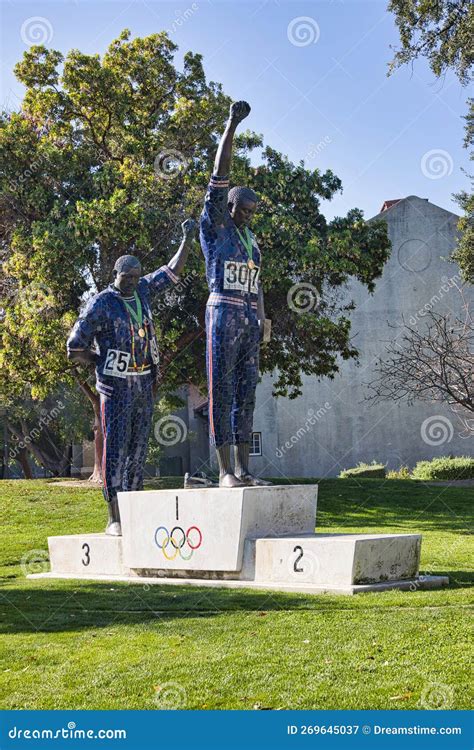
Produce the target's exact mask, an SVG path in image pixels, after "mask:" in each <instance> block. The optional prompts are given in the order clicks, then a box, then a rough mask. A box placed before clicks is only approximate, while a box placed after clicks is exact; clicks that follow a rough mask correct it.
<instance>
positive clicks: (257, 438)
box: [250, 432, 262, 456]
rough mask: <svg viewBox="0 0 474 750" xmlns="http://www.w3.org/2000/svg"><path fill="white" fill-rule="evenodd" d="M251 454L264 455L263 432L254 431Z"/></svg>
mask: <svg viewBox="0 0 474 750" xmlns="http://www.w3.org/2000/svg"><path fill="white" fill-rule="evenodd" d="M250 455H251V456H261V455H262V433H261V432H252V442H251V443H250Z"/></svg>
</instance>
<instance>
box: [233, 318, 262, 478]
mask: <svg viewBox="0 0 474 750" xmlns="http://www.w3.org/2000/svg"><path fill="white" fill-rule="evenodd" d="M245 320H247V323H245ZM245 320H244V321H242V323H243V326H244V332H245V333H244V335H243V337H242V343H241V353H240V356H239V359H238V362H237V365H236V368H235V380H234V389H235V392H234V401H233V405H232V432H233V442H234V462H235V469H234V474H235V476H236V477H238V479H240V480H241V481H242V482H243V483H244V484H246V485H270V484H271V482H267V481H265V480H264V479H259V478H258V477H256V476H254V475H253V474H252V473H251V472H250V470H249V457H250V440H251V437H252V427H253V413H254V410H255V392H256V389H257V382H258V363H259V346H260V331H259V324H258V320H257V317H256V314H255V313H253V312H252V311H249V312H248V313H247V317H246V318H245Z"/></svg>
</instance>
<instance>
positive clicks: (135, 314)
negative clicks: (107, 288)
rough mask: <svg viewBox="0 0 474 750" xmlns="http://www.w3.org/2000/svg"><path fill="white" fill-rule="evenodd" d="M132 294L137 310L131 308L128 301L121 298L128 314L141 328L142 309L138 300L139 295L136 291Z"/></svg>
mask: <svg viewBox="0 0 474 750" xmlns="http://www.w3.org/2000/svg"><path fill="white" fill-rule="evenodd" d="M133 296H134V298H135V304H136V306H137V311H136V312H135V310H134V309H133V307H132V306H131V305H129V304H128V302H127V301H126V300H124V299H122V302H123V304H124V305H125V307H126V308H127V310H128V313H129V315H130V316H131V317H132V318H133V319H134V321H135V322H136V324H137V325H138V327H139V328H143V310H142V303H141V302H140V297H139V296H138V294H137V293H136V292H134V293H133Z"/></svg>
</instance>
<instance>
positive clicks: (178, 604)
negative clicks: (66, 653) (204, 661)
mask: <svg viewBox="0 0 474 750" xmlns="http://www.w3.org/2000/svg"><path fill="white" fill-rule="evenodd" d="M34 583H35V584H38V583H40V582H39V581H38V582H36V581H35V582H34ZM41 583H43V584H45V583H47V585H48V586H49V588H48V589H46V588H44V586H43V587H41V588H40V587H38V588H30V589H21V588H18V589H17V588H4V589H2V590H0V614H1V617H0V632H2V633H4V634H7V633H20V632H21V633H35V632H68V631H75V630H81V629H82V628H90V627H106V626H110V625H111V624H113V623H116V624H139V623H141V624H144V623H149V622H156V621H169V620H183V619H185V618H195V617H203V618H209V617H217V616H220V615H223V614H230V613H233V612H243V613H247V614H252V613H253V615H255V616H257V617H265V616H266V614H267V613H269V612H277V611H285V612H286V611H288V610H290V609H291V610H316V611H317V610H324V611H328V610H339V609H341V604H343V601H341V600H340V598H339V597H336V598H335V597H325V596H324V597H323V598H321V597H314V596H307V595H298V594H284V593H281V594H280V593H279V592H275V591H251V590H245V589H239V590H235V589H224V588H222V589H210V588H206V587H202V588H197V587H194V586H193V587H190V586H186V587H181V586H180V587H179V588H177V587H176V586H160V585H153V586H146V585H143V584H136V583H134V584H126V583H114V582H107V583H102V582H100V583H99V582H98V583H93V582H89V581H87V582H86V581H72V580H68V581H61V582H58V581H54V582H50V581H48V582H46V581H41ZM51 583H53V586H54V584H56V585H58V586H59V585H60V584H64V585H65V586H67V585H69V587H70V588H66V587H65V588H56V589H54V588H51ZM75 586H77V588H75ZM73 587H74V588H73ZM347 604H348V605H349V606H348V608H350V604H349V602H347Z"/></svg>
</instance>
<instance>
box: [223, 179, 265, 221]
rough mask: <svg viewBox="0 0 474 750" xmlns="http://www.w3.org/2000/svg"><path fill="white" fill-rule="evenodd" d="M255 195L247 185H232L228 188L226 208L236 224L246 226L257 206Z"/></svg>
mask: <svg viewBox="0 0 474 750" xmlns="http://www.w3.org/2000/svg"><path fill="white" fill-rule="evenodd" d="M257 201H258V198H257V195H256V193H254V192H253V190H251V189H250V188H247V187H233V188H231V189H230V190H229V201H228V204H227V205H228V208H229V212H230V215H231V217H232V219H233V221H234V224H235V225H236V226H238V227H239V228H240V227H243V226H248V225H249V224H250V223H251V221H252V218H253V215H254V213H255V210H256V208H257Z"/></svg>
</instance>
